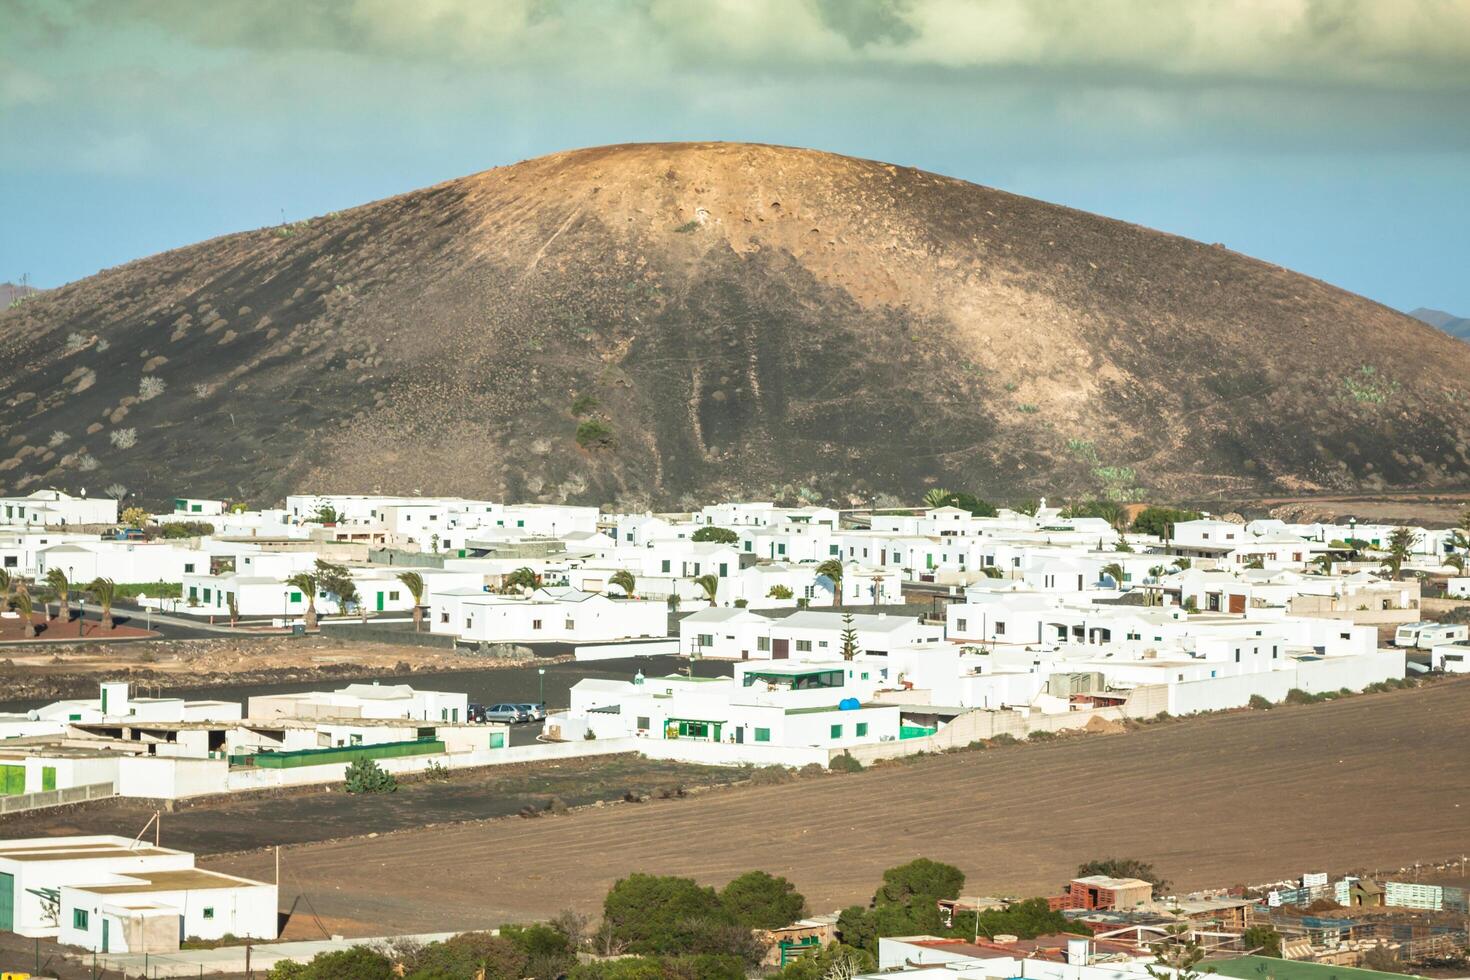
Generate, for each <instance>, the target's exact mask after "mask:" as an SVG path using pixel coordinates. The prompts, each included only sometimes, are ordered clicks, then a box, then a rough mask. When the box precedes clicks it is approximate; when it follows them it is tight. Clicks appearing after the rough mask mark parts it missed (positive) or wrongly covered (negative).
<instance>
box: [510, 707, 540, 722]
mask: <svg viewBox="0 0 1470 980" xmlns="http://www.w3.org/2000/svg"><path fill="white" fill-rule="evenodd" d="M516 707H517V708H522V709H524V710H525V712H526V715H527V716H528V717H529V718H530V720H531V721H545V720H546V705H544V704H518V705H516Z"/></svg>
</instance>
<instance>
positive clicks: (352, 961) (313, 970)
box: [269, 946, 394, 980]
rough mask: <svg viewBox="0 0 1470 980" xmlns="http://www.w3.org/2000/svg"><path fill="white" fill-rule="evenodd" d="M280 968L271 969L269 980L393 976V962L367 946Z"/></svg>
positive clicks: (348, 979) (359, 979) (357, 979)
mask: <svg viewBox="0 0 1470 980" xmlns="http://www.w3.org/2000/svg"><path fill="white" fill-rule="evenodd" d="M279 966H282V967H283V966H285V964H280V965H279ZM297 968H299V972H297ZM278 969H279V967H272V968H271V972H270V974H269V976H270V980H391V978H392V977H393V976H394V972H393V961H392V960H390V959H388V957H387V956H385V955H383V954H382V953H380V952H378V951H377V950H375V949H369V948H368V947H366V946H353V947H351V948H350V949H339V950H335V951H333V952H330V953H318V954H316V956H314V957H313V958H312V960H311V962H310V963H307V964H305V965H304V966H302V965H301V964H292V965H291V967H289V968H286V969H283V970H280V972H277V970H278Z"/></svg>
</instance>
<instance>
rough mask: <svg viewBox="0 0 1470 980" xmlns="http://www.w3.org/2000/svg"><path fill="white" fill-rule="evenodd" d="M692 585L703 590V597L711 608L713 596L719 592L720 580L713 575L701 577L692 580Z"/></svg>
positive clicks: (713, 602)
mask: <svg viewBox="0 0 1470 980" xmlns="http://www.w3.org/2000/svg"><path fill="white" fill-rule="evenodd" d="M694 584H695V585H697V586H699V587H700V588H701V589H703V590H704V597H705V598H706V599H708V600H709V604H710V605H712V606H713V605H714V604H715V595H716V593H718V592H719V591H720V580H719V579H718V578H716V577H715V576H713V575H701V576H699V577H698V578H696V579H695V580H694Z"/></svg>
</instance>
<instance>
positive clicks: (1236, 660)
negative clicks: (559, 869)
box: [1235, 647, 1240, 663]
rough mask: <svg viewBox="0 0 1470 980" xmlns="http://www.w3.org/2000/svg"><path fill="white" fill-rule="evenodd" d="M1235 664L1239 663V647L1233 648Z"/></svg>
mask: <svg viewBox="0 0 1470 980" xmlns="http://www.w3.org/2000/svg"><path fill="white" fill-rule="evenodd" d="M1235 662H1236V663H1240V647H1236V648H1235Z"/></svg>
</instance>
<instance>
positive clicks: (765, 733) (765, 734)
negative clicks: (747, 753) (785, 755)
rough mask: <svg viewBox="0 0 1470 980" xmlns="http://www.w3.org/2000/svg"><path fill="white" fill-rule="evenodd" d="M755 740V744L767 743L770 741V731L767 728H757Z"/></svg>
mask: <svg viewBox="0 0 1470 980" xmlns="http://www.w3.org/2000/svg"><path fill="white" fill-rule="evenodd" d="M755 740H756V741H757V742H769V741H770V740H771V730H770V729H769V728H757V729H756V730H755Z"/></svg>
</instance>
